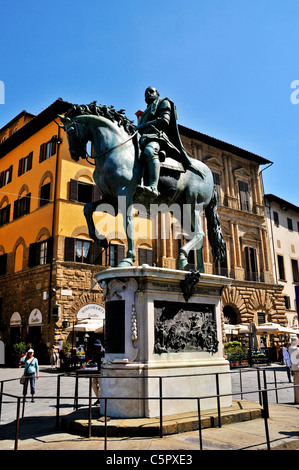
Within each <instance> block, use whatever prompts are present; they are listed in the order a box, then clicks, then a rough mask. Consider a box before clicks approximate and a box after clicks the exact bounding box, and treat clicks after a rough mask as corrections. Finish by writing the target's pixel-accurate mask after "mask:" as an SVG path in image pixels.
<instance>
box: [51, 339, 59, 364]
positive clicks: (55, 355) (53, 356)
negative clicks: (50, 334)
mask: <svg viewBox="0 0 299 470" xmlns="http://www.w3.org/2000/svg"><path fill="white" fill-rule="evenodd" d="M58 360H59V352H58V349H57V346H55V344H53V346H52V349H51V354H50V363H51V369H57V367H58Z"/></svg>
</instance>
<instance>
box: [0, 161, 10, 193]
mask: <svg viewBox="0 0 299 470" xmlns="http://www.w3.org/2000/svg"><path fill="white" fill-rule="evenodd" d="M12 169H13V167H12V165H11V166H10V167H9V168H8V169H7V170H4V171H1V173H0V188H2V187H3V186H6V185H7V184H8V183H10V182H11V180H12Z"/></svg>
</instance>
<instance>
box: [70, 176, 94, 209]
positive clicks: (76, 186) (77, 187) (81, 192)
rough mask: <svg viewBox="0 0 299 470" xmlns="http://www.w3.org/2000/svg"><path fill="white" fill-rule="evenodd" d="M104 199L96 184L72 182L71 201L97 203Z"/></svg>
mask: <svg viewBox="0 0 299 470" xmlns="http://www.w3.org/2000/svg"><path fill="white" fill-rule="evenodd" d="M101 198H102V196H101V193H100V191H99V189H98V187H97V186H96V185H95V184H90V183H83V182H82V181H77V180H73V179H71V180H70V194H69V199H70V201H77V202H83V203H85V204H86V203H87V202H95V201H100V200H101Z"/></svg>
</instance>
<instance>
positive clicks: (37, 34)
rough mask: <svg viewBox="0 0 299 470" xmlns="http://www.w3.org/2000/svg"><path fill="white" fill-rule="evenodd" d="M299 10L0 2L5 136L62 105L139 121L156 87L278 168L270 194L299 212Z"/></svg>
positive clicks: (245, 4)
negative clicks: (10, 125) (27, 118)
mask: <svg viewBox="0 0 299 470" xmlns="http://www.w3.org/2000/svg"><path fill="white" fill-rule="evenodd" d="M297 6H298V4H297V2H294V1H290V0H284V1H281V0H259V1H257V0H250V1H248V0H238V1H235V0H208V1H206V0H184V1H180V0H160V1H157V0H151V1H150V2H143V1H142V0H139V1H137V0H136V1H135V0H109V2H108V1H107V0H105V1H102V0H88V1H87V2H83V1H82V0H81V1H79V0H59V1H57V0H51V2H46V1H43V0H39V1H37V0H30V1H26V2H25V1H24V0H15V1H14V2H11V1H8V0H2V2H1V28H0V44H1V67H0V80H1V81H2V82H3V83H4V87H5V102H4V104H0V128H1V127H3V126H4V125H5V124H6V123H7V122H8V121H10V120H11V119H12V118H13V117H14V116H15V115H17V114H18V113H19V112H20V111H22V110H23V109H25V110H26V111H28V112H31V113H33V114H38V113H39V112H41V111H42V110H43V109H44V108H46V107H47V106H49V105H50V104H51V103H52V102H53V101H54V100H56V99H57V98H58V97H61V98H63V99H64V100H67V101H70V102H74V103H89V102H91V101H93V100H96V101H97V102H98V103H101V104H106V105H114V106H115V107H116V108H118V109H120V108H124V109H125V110H126V114H127V116H128V117H129V118H130V119H132V120H133V119H135V112H136V111H137V110H138V109H144V108H145V103H144V90H145V88H146V87H147V86H148V85H153V86H156V87H157V88H158V90H159V91H160V94H161V96H168V97H169V98H171V99H172V100H173V101H174V102H175V104H176V106H177V109H178V114H179V123H180V124H182V125H184V126H187V127H190V128H192V129H195V130H197V131H200V132H203V133H205V134H208V135H210V136H213V137H216V138H218V139H220V140H223V141H225V142H228V143H231V144H234V145H236V146H239V147H241V148H243V149H246V150H248V151H251V152H253V153H256V154H258V155H260V156H262V157H264V158H266V159H268V160H271V161H272V162H274V165H272V166H271V167H270V168H268V169H266V170H265V171H264V172H263V178H264V188H265V192H266V193H273V194H276V195H277V196H279V197H281V198H283V199H286V200H288V201H290V202H292V203H293V204H296V205H298V206H299V191H298V174H299V171H298V168H299V158H298V153H299V103H298V104H295V103H292V101H291V94H292V93H294V95H293V97H294V98H295V99H294V102H296V101H297V100H298V98H299V92H298V94H296V89H292V88H291V84H292V82H294V81H295V80H299V61H298V44H299V28H298V18H297V16H298V15H297ZM295 85H296V84H295ZM296 87H297V88H298V91H299V82H298V85H296Z"/></svg>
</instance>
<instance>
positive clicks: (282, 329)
mask: <svg viewBox="0 0 299 470" xmlns="http://www.w3.org/2000/svg"><path fill="white" fill-rule="evenodd" d="M256 330H257V331H256V332H257V334H259V335H261V334H263V333H268V334H295V335H296V334H299V330H298V331H296V330H295V329H294V328H290V327H286V326H282V325H280V324H279V323H271V322H270V323H264V324H263V325H257V327H256Z"/></svg>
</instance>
